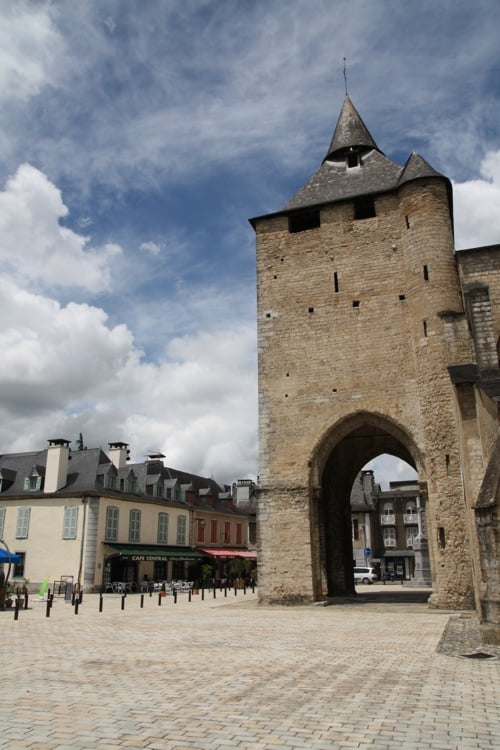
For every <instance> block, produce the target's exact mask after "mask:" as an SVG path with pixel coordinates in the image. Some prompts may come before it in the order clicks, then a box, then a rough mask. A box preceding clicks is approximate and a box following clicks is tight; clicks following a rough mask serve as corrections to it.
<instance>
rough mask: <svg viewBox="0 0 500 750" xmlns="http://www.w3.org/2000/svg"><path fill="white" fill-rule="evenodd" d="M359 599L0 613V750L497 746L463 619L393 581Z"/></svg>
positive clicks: (486, 663)
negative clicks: (430, 605) (323, 602)
mask: <svg viewBox="0 0 500 750" xmlns="http://www.w3.org/2000/svg"><path fill="white" fill-rule="evenodd" d="M359 592H360V593H359V596H358V597H357V599H356V600H354V601H353V600H350V601H348V600H344V601H340V602H339V603H336V604H335V605H333V606H328V607H323V606H303V607H278V606H274V607H267V606H264V605H257V602H256V596H257V595H256V593H255V594H252V592H251V591H247V593H246V594H243V592H242V591H238V592H237V596H235V595H234V593H233V592H232V591H231V592H228V594H227V596H226V597H224V595H223V594H221V593H220V592H217V598H216V599H213V595H211V594H210V595H206V596H205V599H204V601H202V600H201V597H200V596H196V597H195V596H193V599H192V601H191V602H189V601H188V597H187V595H183V596H179V597H178V601H177V603H176V604H174V601H173V598H172V597H166V599H164V600H163V601H162V605H161V606H159V604H158V602H159V599H158V597H157V596H156V595H154V596H153V597H151V598H150V597H149V596H146V597H145V598H144V601H143V604H144V606H143V607H142V608H141V606H140V596H139V595H129V596H128V597H127V598H126V600H125V602H124V609H122V598H121V597H120V596H118V595H112V594H109V595H106V596H105V597H104V600H103V611H102V612H99V596H98V595H85V598H84V601H83V602H82V604H81V605H80V607H79V610H78V614H75V610H74V608H73V607H72V605H71V604H70V603H65V602H64V601H63V600H62V599H60V600H55V602H54V606H53V608H52V610H51V612H50V617H47V616H46V605H45V603H43V602H35V601H31V602H30V608H29V609H28V610H21V611H20V612H19V619H18V620H15V619H14V616H13V611H12V610H11V611H6V612H2V613H0V622H1V629H2V638H1V646H0V648H1V653H2V670H1V678H0V683H1V695H2V700H1V702H0V717H1V732H0V746H1V747H5V748H9V750H14V749H15V748H30V750H52V749H54V750H55V749H56V748H57V749H62V748H86V749H90V748H100V750H105V749H108V748H109V749H111V748H131V749H133V748H137V749H139V748H141V749H142V748H149V749H150V750H177V749H179V750H180V749H181V748H183V749H185V748H191V749H192V750H209V749H210V750H222V749H227V748H240V749H241V750H276V748H288V749H291V750H299V749H302V748H309V749H312V750H331V749H332V748H334V749H337V748H342V749H344V748H359V749H361V750H368V749H369V750H396V748H397V749H398V750H423V749H424V748H430V749H431V750H454V749H457V750H458V749H459V748H460V750H466V749H467V750H468V749H469V748H470V749H472V748H483V749H484V748H494V747H498V744H499V740H500V716H499V711H498V703H499V701H498V697H499V684H500V681H499V672H500V665H499V647H492V646H486V645H482V646H481V644H480V642H479V641H478V640H477V628H475V627H474V624H475V622H476V620H475V615H474V613H472V612H462V613H460V612H459V613H457V612H453V613H450V612H443V611H439V610H431V609H428V607H427V605H426V604H425V598H426V595H427V594H426V592H418V591H417V592H415V591H412V592H408V591H405V590H404V589H402V588H401V587H399V586H393V587H390V586H387V587H386V588H384V587H383V586H379V585H375V586H370V587H366V586H365V587H360V589H359ZM477 655H479V656H482V657H483V658H470V657H471V656H477ZM486 655H487V656H488V657H489V658H485V657H486Z"/></svg>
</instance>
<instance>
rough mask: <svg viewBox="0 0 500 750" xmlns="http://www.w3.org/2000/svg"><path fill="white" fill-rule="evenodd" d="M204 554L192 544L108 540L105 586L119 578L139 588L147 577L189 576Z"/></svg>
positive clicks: (159, 578)
mask: <svg viewBox="0 0 500 750" xmlns="http://www.w3.org/2000/svg"><path fill="white" fill-rule="evenodd" d="M203 559H204V556H203V555H202V554H201V553H200V552H198V551H197V550H194V549H192V548H191V547H176V546H166V545H165V546H160V545H146V544H106V545H105V554H104V575H103V589H104V590H105V589H106V587H108V586H110V585H111V584H113V583H115V582H120V583H122V582H123V583H125V584H126V585H127V586H128V587H129V588H130V589H131V590H139V586H140V584H141V583H142V582H143V581H157V582H163V581H171V580H188V579H189V578H190V577H191V571H192V569H193V568H194V567H195V566H196V565H197V564H198V563H200V562H201V561H202V560H203Z"/></svg>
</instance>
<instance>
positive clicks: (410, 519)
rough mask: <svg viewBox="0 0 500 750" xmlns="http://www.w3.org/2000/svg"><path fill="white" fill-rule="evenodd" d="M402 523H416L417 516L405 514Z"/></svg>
mask: <svg viewBox="0 0 500 750" xmlns="http://www.w3.org/2000/svg"><path fill="white" fill-rule="evenodd" d="M403 521H404V523H417V521H418V515H417V514H416V513H405V514H404V516H403Z"/></svg>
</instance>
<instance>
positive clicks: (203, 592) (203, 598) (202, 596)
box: [201, 587, 205, 602]
mask: <svg viewBox="0 0 500 750" xmlns="http://www.w3.org/2000/svg"><path fill="white" fill-rule="evenodd" d="M201 601H202V602H204V601H205V589H204V588H203V587H202V589H201Z"/></svg>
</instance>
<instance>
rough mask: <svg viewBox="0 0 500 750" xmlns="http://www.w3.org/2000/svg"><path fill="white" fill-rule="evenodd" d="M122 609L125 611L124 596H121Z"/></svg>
mask: <svg viewBox="0 0 500 750" xmlns="http://www.w3.org/2000/svg"><path fill="white" fill-rule="evenodd" d="M122 609H125V594H122Z"/></svg>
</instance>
